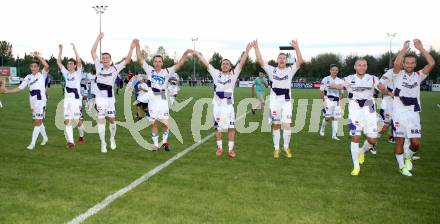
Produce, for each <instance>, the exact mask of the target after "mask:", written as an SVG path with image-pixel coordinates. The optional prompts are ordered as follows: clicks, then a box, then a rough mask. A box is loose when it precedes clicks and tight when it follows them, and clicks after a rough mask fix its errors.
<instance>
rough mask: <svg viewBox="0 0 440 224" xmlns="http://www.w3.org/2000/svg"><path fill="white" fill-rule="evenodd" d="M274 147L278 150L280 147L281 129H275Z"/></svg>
mask: <svg viewBox="0 0 440 224" xmlns="http://www.w3.org/2000/svg"><path fill="white" fill-rule="evenodd" d="M273 147H274V148H275V149H276V150H279V149H280V129H278V130H273Z"/></svg>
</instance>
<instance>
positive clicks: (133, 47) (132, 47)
mask: <svg viewBox="0 0 440 224" xmlns="http://www.w3.org/2000/svg"><path fill="white" fill-rule="evenodd" d="M136 46H137V44H136V41H135V40H133V41H132V42H131V44H130V48H131V49H135V48H136Z"/></svg>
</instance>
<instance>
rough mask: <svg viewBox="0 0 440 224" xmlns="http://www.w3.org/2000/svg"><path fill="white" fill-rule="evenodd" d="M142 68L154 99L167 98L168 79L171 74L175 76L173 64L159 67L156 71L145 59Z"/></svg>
mask: <svg viewBox="0 0 440 224" xmlns="http://www.w3.org/2000/svg"><path fill="white" fill-rule="evenodd" d="M142 68H143V69H144V71H145V73H146V74H147V79H148V80H149V81H150V83H151V90H152V92H153V94H152V95H153V98H154V99H162V100H166V99H167V91H166V90H167V87H168V80H169V78H170V77H171V76H173V77H174V76H175V68H174V66H172V67H169V68H165V69H161V70H160V72H159V73H158V72H156V70H155V69H154V68H153V67H151V66H150V65H149V64H148V63H147V62H146V61H144V63H143V65H142Z"/></svg>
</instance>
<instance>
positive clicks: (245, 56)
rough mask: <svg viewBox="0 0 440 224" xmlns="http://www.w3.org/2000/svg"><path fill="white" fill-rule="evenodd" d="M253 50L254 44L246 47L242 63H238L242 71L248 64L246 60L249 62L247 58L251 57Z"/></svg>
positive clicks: (241, 59)
mask: <svg viewBox="0 0 440 224" xmlns="http://www.w3.org/2000/svg"><path fill="white" fill-rule="evenodd" d="M251 48H252V44H251V43H248V44H247V45H246V50H245V51H244V52H243V54H242V55H241V58H240V63H238V65H237V66H238V67H239V68H240V70H241V69H242V68H243V66H244V64H246V60H247V58H248V56H249V51H250V50H251Z"/></svg>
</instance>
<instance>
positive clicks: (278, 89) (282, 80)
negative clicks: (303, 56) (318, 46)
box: [264, 63, 298, 100]
mask: <svg viewBox="0 0 440 224" xmlns="http://www.w3.org/2000/svg"><path fill="white" fill-rule="evenodd" d="M264 71H266V73H267V74H268V76H269V80H270V81H272V88H271V89H272V90H271V91H270V94H271V95H272V96H274V95H276V96H284V99H285V100H290V98H291V90H290V89H291V85H292V79H293V77H294V76H295V73H296V72H297V71H298V67H297V65H296V63H295V64H293V65H292V66H289V67H286V68H283V69H281V68H279V67H276V68H275V67H273V66H271V65H269V64H265V65H264Z"/></svg>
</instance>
